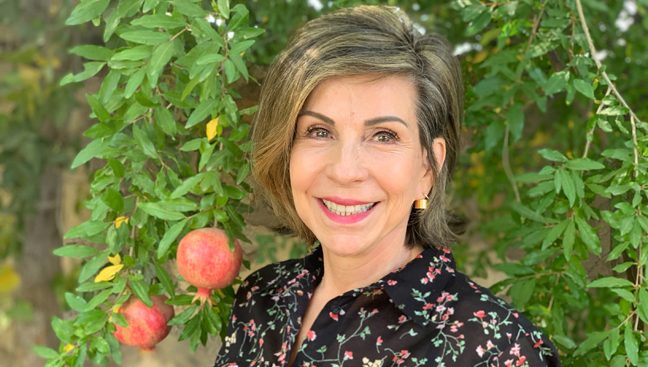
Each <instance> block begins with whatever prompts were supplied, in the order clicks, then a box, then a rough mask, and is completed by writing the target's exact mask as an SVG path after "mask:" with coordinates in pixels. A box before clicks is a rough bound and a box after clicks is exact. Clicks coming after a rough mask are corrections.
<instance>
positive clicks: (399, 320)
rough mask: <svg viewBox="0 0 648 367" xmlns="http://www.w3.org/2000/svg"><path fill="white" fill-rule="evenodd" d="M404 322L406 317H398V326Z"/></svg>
mask: <svg viewBox="0 0 648 367" xmlns="http://www.w3.org/2000/svg"><path fill="white" fill-rule="evenodd" d="M405 321H407V317H406V316H405V315H400V316H399V317H398V323H399V324H402V323H404V322H405Z"/></svg>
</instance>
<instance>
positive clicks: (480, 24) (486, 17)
mask: <svg viewBox="0 0 648 367" xmlns="http://www.w3.org/2000/svg"><path fill="white" fill-rule="evenodd" d="M490 21H491V13H490V11H484V12H482V13H481V14H479V16H477V18H475V19H474V20H473V21H471V22H470V23H469V24H468V28H466V36H473V35H475V34H477V33H479V31H481V30H482V29H484V28H486V26H487V25H488V24H489V23H490Z"/></svg>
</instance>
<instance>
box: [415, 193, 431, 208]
mask: <svg viewBox="0 0 648 367" xmlns="http://www.w3.org/2000/svg"><path fill="white" fill-rule="evenodd" d="M428 204H429V201H428V197H427V195H425V198H424V199H416V200H414V209H419V210H425V209H427V207H428Z"/></svg>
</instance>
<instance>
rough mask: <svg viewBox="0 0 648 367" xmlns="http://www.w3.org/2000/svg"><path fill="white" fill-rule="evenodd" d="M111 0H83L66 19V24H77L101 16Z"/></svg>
mask: <svg viewBox="0 0 648 367" xmlns="http://www.w3.org/2000/svg"><path fill="white" fill-rule="evenodd" d="M109 3H110V0H81V1H80V2H79V4H77V6H76V7H75V8H74V10H72V14H70V16H69V17H68V18H67V19H66V20H65V24H66V25H76V24H82V23H85V22H88V21H90V20H92V19H94V18H97V17H99V16H100V15H101V14H102V13H103V12H104V10H106V8H107V7H108V4H109Z"/></svg>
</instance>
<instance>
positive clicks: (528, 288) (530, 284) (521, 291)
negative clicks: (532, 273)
mask: <svg viewBox="0 0 648 367" xmlns="http://www.w3.org/2000/svg"><path fill="white" fill-rule="evenodd" d="M535 287H536V281H535V279H529V280H524V281H520V282H516V283H515V284H513V286H511V289H510V290H509V294H510V295H511V299H512V300H513V304H515V306H516V307H518V308H520V309H524V306H526V304H527V303H528V302H529V300H530V299H531V296H532V295H533V292H534V291H535Z"/></svg>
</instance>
